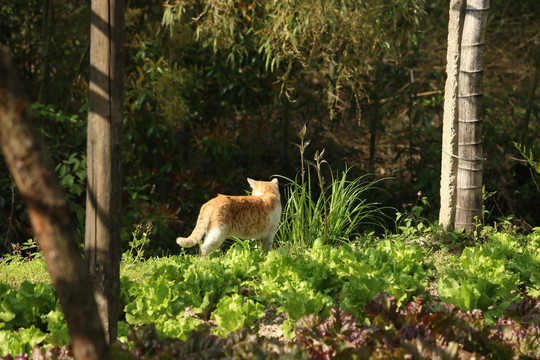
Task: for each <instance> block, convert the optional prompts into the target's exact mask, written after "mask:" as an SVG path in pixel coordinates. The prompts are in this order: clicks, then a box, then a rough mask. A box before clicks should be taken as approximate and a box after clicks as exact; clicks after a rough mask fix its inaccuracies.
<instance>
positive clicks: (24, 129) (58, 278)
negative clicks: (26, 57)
mask: <svg viewBox="0 0 540 360" xmlns="http://www.w3.org/2000/svg"><path fill="white" fill-rule="evenodd" d="M20 89H21V87H20V85H19V84H18V83H17V82H16V80H15V78H14V76H13V69H12V68H11V60H10V56H9V53H8V50H7V49H6V48H4V47H1V45H0V145H1V146H2V151H3V153H4V156H5V157H6V162H7V164H8V166H9V169H10V171H11V173H12V174H13V178H14V180H15V183H16V184H17V187H18V189H19V192H20V193H21V195H22V197H23V198H24V200H25V202H26V206H27V208H28V214H29V217H30V221H31V222H32V226H33V228H34V231H35V233H36V235H37V238H38V242H39V245H40V247H41V250H42V252H43V256H44V257H45V262H46V263H47V269H48V271H49V274H50V275H51V279H52V282H53V284H54V286H55V288H56V293H57V294H58V298H59V300H60V304H61V305H62V310H63V312H64V315H65V317H66V322H67V325H68V328H69V333H70V336H71V342H72V346H73V353H74V355H75V358H76V359H96V360H98V359H110V358H111V356H110V352H109V349H108V347H107V343H106V342H105V335H104V333H103V328H102V326H101V322H100V320H99V316H98V312H97V308H96V303H95V301H94V298H93V296H92V290H91V289H92V286H91V284H90V278H89V276H88V270H87V268H86V265H85V262H84V259H83V258H82V256H81V254H80V253H79V250H78V240H77V231H76V228H75V226H74V225H73V223H72V222H71V216H70V212H69V204H68V202H67V199H66V196H65V195H64V193H63V191H62V188H61V187H60V183H59V181H58V179H57V177H56V174H55V172H54V167H53V165H52V163H51V160H50V158H49V156H48V155H47V151H46V148H45V144H44V142H43V139H42V138H41V136H40V134H39V132H38V130H37V127H36V126H35V124H33V121H32V114H31V109H30V100H29V99H28V97H26V96H25V95H23V94H22V91H21V90H20Z"/></svg>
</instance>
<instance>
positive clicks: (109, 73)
mask: <svg viewBox="0 0 540 360" xmlns="http://www.w3.org/2000/svg"><path fill="white" fill-rule="evenodd" d="M123 55H124V1H123V0H92V25H91V30H90V94H89V98H88V100H89V104H88V105H89V113H88V142H87V164H88V185H87V201H86V227H85V249H86V258H87V259H88V264H89V269H90V276H91V279H92V283H93V285H94V295H95V298H96V302H97V305H98V309H99V313H100V317H101V321H102V322H103V326H104V330H105V334H106V337H107V339H108V341H109V342H110V343H112V342H114V341H115V339H116V336H117V329H118V312H119V309H118V306H119V294H120V275H119V272H120V228H121V192H122V164H121V156H122V117H123V91H124V90H123V80H124V64H123V58H124V56H123Z"/></svg>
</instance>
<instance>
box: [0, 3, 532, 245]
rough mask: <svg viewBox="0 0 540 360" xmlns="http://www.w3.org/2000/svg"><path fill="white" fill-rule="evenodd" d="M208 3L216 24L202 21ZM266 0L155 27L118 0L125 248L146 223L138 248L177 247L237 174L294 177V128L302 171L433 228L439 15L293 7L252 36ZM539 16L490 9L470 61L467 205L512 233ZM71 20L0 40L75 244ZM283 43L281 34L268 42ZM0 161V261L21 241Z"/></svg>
mask: <svg viewBox="0 0 540 360" xmlns="http://www.w3.org/2000/svg"><path fill="white" fill-rule="evenodd" d="M221 3H224V4H227V5H228V6H229V7H230V8H229V10H230V11H228V12H226V13H218V12H216V11H217V10H216V9H219V6H218V5H220V4H221ZM272 3H273V2H271V1H270V2H268V4H266V2H260V3H259V5H256V2H250V1H239V2H227V1H222V2H220V1H217V0H213V1H208V2H200V1H191V2H186V3H185V13H184V15H183V17H182V19H181V20H180V21H176V22H174V24H173V25H172V26H171V27H170V26H168V25H163V24H162V20H163V15H164V12H165V13H166V11H165V10H166V9H169V12H170V11H172V10H171V9H173V8H171V7H170V6H169V5H171V4H169V2H165V1H160V2H154V1H142V0H131V1H130V0H128V1H127V13H126V28H127V31H126V34H127V39H126V49H127V56H126V79H125V117H124V175H125V179H124V194H123V206H124V209H123V213H124V233H125V236H124V239H125V240H126V242H127V240H128V239H129V234H130V233H131V231H132V230H133V228H134V227H135V225H136V224H138V223H142V222H146V221H149V220H151V221H153V223H154V224H155V228H154V232H155V234H157V235H158V236H155V241H153V242H152V244H151V245H150V246H151V249H150V250H149V253H152V252H153V253H155V254H162V253H169V252H177V251H178V250H179V249H177V247H176V245H175V244H174V238H175V237H176V236H177V235H179V234H186V233H188V232H189V231H190V230H191V228H192V226H193V223H194V219H195V217H196V215H197V211H198V208H199V206H200V205H201V204H202V203H203V202H204V201H206V200H207V199H209V198H211V197H213V196H215V194H216V193H218V192H221V193H231V194H242V193H243V192H244V190H245V189H246V188H247V183H246V182H245V178H246V177H248V176H249V177H253V178H261V179H265V178H268V177H269V176H271V175H274V174H280V175H284V176H287V177H289V178H294V176H295V174H296V173H297V171H299V169H300V161H299V157H298V156H297V152H296V148H295V147H294V145H292V143H297V142H298V138H297V132H298V130H299V129H300V128H301V126H302V125H303V124H304V123H307V126H308V133H307V135H306V138H307V139H309V140H311V145H310V146H309V147H308V149H307V150H306V158H308V159H311V158H313V154H314V153H315V151H316V150H317V149H319V150H322V149H323V148H325V149H326V152H325V158H326V160H327V161H328V162H329V163H330V165H331V166H332V167H333V168H335V169H340V168H341V169H343V168H344V166H345V164H346V163H347V164H349V165H354V164H356V166H355V167H354V168H353V169H351V172H350V174H351V176H353V177H355V176H360V175H363V174H365V173H373V174H374V175H375V176H376V177H379V178H380V177H389V176H391V177H394V178H395V179H394V180H389V181H385V182H383V186H385V187H386V188H387V190H388V192H387V195H386V197H385V198H378V199H377V200H378V201H380V202H383V203H384V204H386V205H391V206H394V207H396V208H398V209H402V204H410V203H414V201H415V200H416V198H417V193H418V191H422V193H423V196H425V197H427V199H428V200H429V202H430V204H431V210H430V211H429V212H428V214H426V216H428V217H429V218H430V219H436V218H437V215H438V193H439V190H438V186H439V177H440V165H439V164H440V148H441V146H440V142H441V139H440V138H441V117H442V103H443V93H442V91H443V89H444V79H445V64H446V60H445V56H446V36H447V28H446V24H447V16H448V14H447V11H448V2H447V1H441V0H437V1H431V2H426V1H423V0H401V1H393V2H390V1H382V2H381V1H377V2H376V3H377V4H378V5H377V6H371V5H373V4H372V2H370V1H367V2H366V5H365V7H364V8H358V9H356V11H357V12H356V13H354V16H350V14H345V17H347V15H349V16H348V18H349V19H350V20H349V21H348V23H347V24H346V26H339V22H336V19H338V20H339V19H342V18H343V16H344V14H342V13H340V9H339V8H337V7H336V8H332V7H330V8H328V9H323V8H317V7H316V6H314V5H313V6H312V7H310V6H304V7H303V8H301V9H300V10H298V11H297V13H293V15H294V16H292V17H289V18H284V21H285V23H287V24H291V26H293V25H294V26H298V29H300V30H299V31H298V32H297V33H294V32H293V31H292V29H291V28H287V26H285V27H276V28H274V29H273V30H274V31H273V32H272V31H271V30H265V29H270V28H269V27H268V26H269V24H268V23H266V22H265V21H267V20H268V18H266V17H264V15H265V14H268V13H271V12H272V11H279V13H283V14H289V13H288V12H287V11H289V10H290V9H286V8H279V9H277V8H272V7H271V6H272ZM293 3H294V2H288V4H293ZM261 4H266V5H264V6H263V5H261ZM344 4H347V5H346V6H351V4H350V3H348V2H345V3H344ZM212 6H214V7H212ZM276 6H277V5H276ZM280 6H281V5H280ZM283 6H285V5H283ZM291 6H292V5H291ZM205 9H206V10H207V11H206V14H212V11H214V13H216V14H218V15H219V16H217V17H216V18H215V19H217V20H215V21H217V22H216V23H212V22H210V20H208V19H209V17H208V18H206V17H204V16H203V17H200V18H199V21H193V20H192V18H193V17H196V16H198V15H201V14H202V13H203V11H204V10H205ZM46 14H49V16H45V15H46ZM539 14H540V4H539V3H538V1H536V0H528V1H514V2H493V3H492V4H491V11H490V18H489V23H488V24H489V25H488V26H489V27H488V31H487V41H486V43H487V45H486V49H485V60H484V63H485V95H484V101H485V112H486V117H485V125H484V139H485V144H484V149H485V156H486V158H487V161H486V163H485V167H484V169H485V174H484V179H485V180H484V181H485V185H486V191H487V192H488V193H491V192H494V194H493V195H492V196H490V197H489V198H488V199H487V200H486V202H485V206H486V213H485V219H484V221H485V222H488V223H493V221H497V219H498V218H499V217H501V216H508V215H514V218H515V220H519V221H521V224H522V225H523V226H524V227H525V228H528V227H529V226H531V225H532V226H537V225H538V224H539V223H540V212H539V211H538V207H537V204H538V203H539V201H540V194H539V192H538V190H537V185H535V183H534V182H533V180H532V179H531V176H536V181H538V175H535V174H534V173H533V172H531V171H530V169H529V168H528V166H527V165H526V163H524V162H523V161H521V160H520V159H521V156H520V155H519V152H518V151H517V150H516V149H515V148H514V145H513V141H518V142H520V143H522V144H524V145H525V146H527V148H530V149H531V150H532V152H533V154H540V143H539V142H538V134H539V131H538V130H539V129H538V124H539V121H538V120H539V102H538V100H537V99H538V96H536V97H534V94H535V93H534V90H535V89H534V87H533V83H534V81H533V80H534V77H535V76H536V77H538V68H539V66H540V65H539V62H540V61H539V60H538V57H539V55H538V54H539V53H540V50H539V46H540V45H538V44H539V42H540V39H539V36H540V35H539V33H538V28H537V25H538V24H537V19H538V15H539ZM89 17H90V9H89V3H88V2H87V1H82V0H78V1H66V0H48V1H38V0H29V1H27V2H25V3H24V4H23V3H21V2H19V1H16V0H4V1H2V4H0V42H1V43H5V44H7V45H8V46H9V47H11V49H12V51H13V56H14V64H15V65H16V67H17V74H18V76H19V77H20V78H21V80H22V81H23V82H24V84H25V87H26V91H27V92H28V93H29V94H30V96H31V98H32V101H34V102H36V105H35V114H36V118H37V122H38V125H39V127H40V128H41V130H42V132H43V134H44V135H45V136H46V138H47V141H48V144H49V150H50V153H51V156H52V158H53V160H54V162H55V163H56V164H57V171H58V174H59V176H60V178H61V181H62V183H63V185H64V186H65V189H66V191H67V193H68V196H69V198H70V200H71V202H72V208H73V213H74V216H76V218H77V221H78V224H79V228H80V229H81V233H82V227H83V226H84V223H83V219H84V201H85V191H84V187H85V181H84V177H85V151H86V147H85V142H86V138H85V129H86V117H87V94H88V83H87V77H88V76H87V72H88V51H89ZM298 19H308V20H309V24H311V25H310V26H307V25H306V26H304V25H302V24H303V23H300V22H299V21H297V20H298ZM205 21H206V22H205ZM302 26H304V27H302ZM231 29H232V30H231ZM314 29H315V30H317V29H321V31H320V33H317V32H316V31H315V30H314ZM265 31H266V32H265ZM269 31H270V32H269ZM287 31H289V32H290V34H292V35H294V36H296V38H291V36H289V37H287V41H284V40H283V39H284V37H283V33H284V32H287ZM272 34H276V35H275V37H272V36H270V35H272ZM280 36H281V37H280ZM261 39H267V40H268V41H269V42H268V43H263V44H262V45H261V42H260V41H261ZM329 92H330V93H331V94H332V95H331V96H329V95H328V94H329ZM0 161H1V162H0V248H1V249H0V250H1V251H0V252H1V253H4V252H6V251H7V250H9V248H10V243H20V242H23V241H25V240H26V239H27V238H28V237H30V236H31V230H30V229H29V225H28V222H27V220H26V217H25V214H24V209H23V204H22V202H21V199H20V197H19V196H18V194H17V193H16V191H15V190H14V186H13V182H12V180H11V178H10V177H9V172H8V171H7V168H6V165H5V163H4V162H3V160H0ZM326 171H327V170H326Z"/></svg>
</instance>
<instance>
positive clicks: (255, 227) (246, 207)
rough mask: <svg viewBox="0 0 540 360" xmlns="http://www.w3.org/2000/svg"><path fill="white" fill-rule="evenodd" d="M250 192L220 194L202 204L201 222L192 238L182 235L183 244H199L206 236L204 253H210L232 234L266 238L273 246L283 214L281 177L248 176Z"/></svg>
mask: <svg viewBox="0 0 540 360" xmlns="http://www.w3.org/2000/svg"><path fill="white" fill-rule="evenodd" d="M247 181H248V183H249V185H250V186H251V189H252V190H253V191H252V195H250V196H228V195H221V194H219V195H218V196H217V197H215V198H213V199H212V200H210V201H208V202H207V203H205V204H204V205H203V206H202V207H201V211H200V212H199V218H198V219H197V225H196V226H195V229H193V232H192V233H191V235H190V236H189V237H188V238H183V237H179V238H177V239H176V243H177V244H178V245H180V246H183V247H192V246H195V244H197V243H198V242H199V241H201V239H202V238H203V237H204V242H203V244H202V245H201V249H200V253H201V254H202V255H208V254H210V253H211V252H212V251H214V250H216V249H217V248H218V247H219V246H221V244H223V242H224V241H225V239H227V238H228V237H231V236H235V237H238V238H240V239H253V240H255V239H257V240H261V241H262V245H263V247H264V248H265V249H266V250H270V249H272V242H273V241H274V235H275V234H276V231H277V228H278V225H279V220H280V217H281V200H280V196H279V188H278V180H277V179H273V180H272V181H256V180H253V179H249V178H248V179H247Z"/></svg>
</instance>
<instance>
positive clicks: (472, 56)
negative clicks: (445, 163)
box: [455, 0, 489, 232]
mask: <svg viewBox="0 0 540 360" xmlns="http://www.w3.org/2000/svg"><path fill="white" fill-rule="evenodd" d="M488 11H489V0H467V4H466V7H465V19H464V23H463V34H462V38H461V57H460V66H459V80H458V81H459V86H458V88H459V90H458V122H459V130H458V138H459V140H458V157H459V159H458V173H457V204H456V219H455V229H456V230H457V229H463V228H464V229H466V230H467V231H469V232H470V231H472V230H474V228H475V226H476V223H475V218H476V219H481V216H482V172H483V152H482V121H483V117H484V114H483V108H482V95H483V76H484V72H483V71H484V67H483V51H484V44H485V32H486V24H487V15H488Z"/></svg>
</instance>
